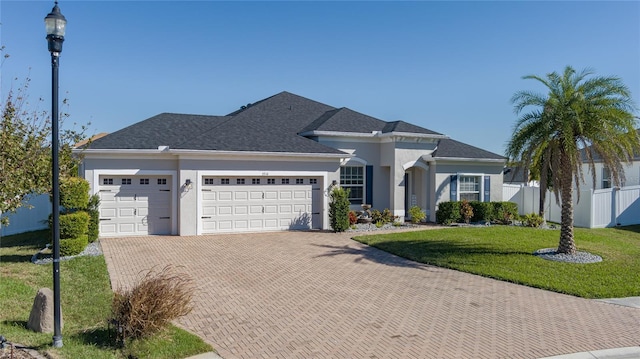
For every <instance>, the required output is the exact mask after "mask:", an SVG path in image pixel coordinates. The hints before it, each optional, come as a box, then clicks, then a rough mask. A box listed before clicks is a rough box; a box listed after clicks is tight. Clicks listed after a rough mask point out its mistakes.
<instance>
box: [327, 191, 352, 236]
mask: <svg viewBox="0 0 640 359" xmlns="http://www.w3.org/2000/svg"><path fill="white" fill-rule="evenodd" d="M329 196H330V199H331V202H330V203H329V220H330V223H331V228H333V231H334V232H344V231H346V230H347V229H348V228H349V205H350V202H349V190H348V189H344V188H342V187H334V188H333V190H332V191H331V194H330V195H329Z"/></svg>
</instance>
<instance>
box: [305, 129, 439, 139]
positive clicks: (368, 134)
mask: <svg viewBox="0 0 640 359" xmlns="http://www.w3.org/2000/svg"><path fill="white" fill-rule="evenodd" d="M298 135H300V136H326V137H378V138H388V137H409V138H430V139H442V138H449V136H447V135H437V134H427V133H414V132H395V131H394V132H386V133H383V132H382V131H372V132H344V131H307V132H302V133H299V134H298Z"/></svg>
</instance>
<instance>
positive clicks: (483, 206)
mask: <svg viewBox="0 0 640 359" xmlns="http://www.w3.org/2000/svg"><path fill="white" fill-rule="evenodd" d="M469 204H471V207H472V208H473V217H472V218H471V222H480V221H485V222H491V221H492V220H493V219H494V217H495V215H494V214H493V212H494V209H493V208H494V205H493V204H494V202H480V201H471V202H469Z"/></svg>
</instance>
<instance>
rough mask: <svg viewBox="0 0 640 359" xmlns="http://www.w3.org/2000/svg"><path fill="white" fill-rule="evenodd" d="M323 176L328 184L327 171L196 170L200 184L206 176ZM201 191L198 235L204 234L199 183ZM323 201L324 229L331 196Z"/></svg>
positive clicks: (197, 223) (197, 201)
mask: <svg viewBox="0 0 640 359" xmlns="http://www.w3.org/2000/svg"><path fill="white" fill-rule="evenodd" d="M221 176H229V177H322V183H323V186H324V187H325V188H326V187H327V186H328V183H327V178H328V177H329V174H328V173H327V171H269V172H267V171H211V170H203V171H196V178H197V179H198V184H201V183H202V181H203V178H204V177H221ZM198 188H199V191H198V194H197V198H196V235H198V236H199V235H202V221H201V220H200V219H201V217H202V186H201V185H198ZM323 198H324V200H323V202H324V203H322V229H328V228H329V223H328V217H327V208H329V198H328V197H327V196H323Z"/></svg>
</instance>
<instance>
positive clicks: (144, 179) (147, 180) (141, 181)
mask: <svg viewBox="0 0 640 359" xmlns="http://www.w3.org/2000/svg"><path fill="white" fill-rule="evenodd" d="M140 184H149V179H148V178H140Z"/></svg>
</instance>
